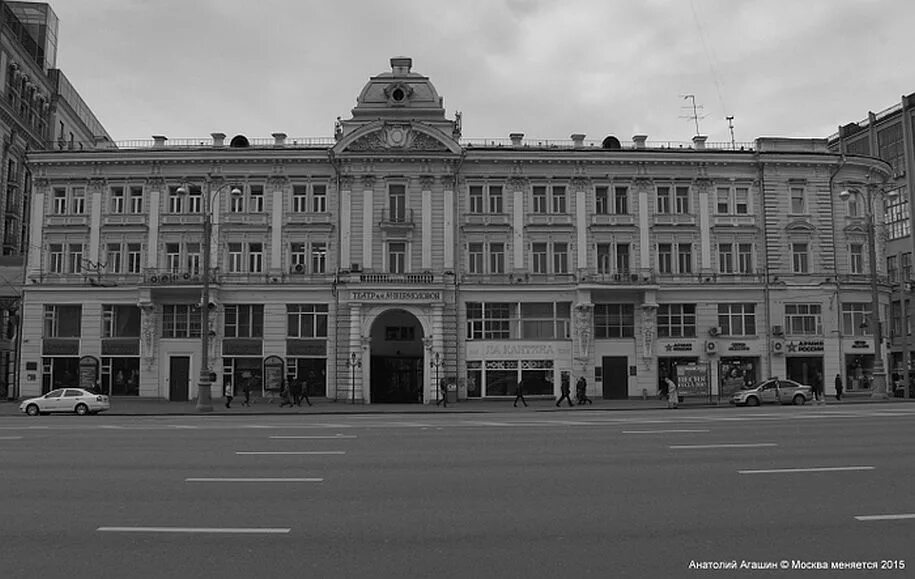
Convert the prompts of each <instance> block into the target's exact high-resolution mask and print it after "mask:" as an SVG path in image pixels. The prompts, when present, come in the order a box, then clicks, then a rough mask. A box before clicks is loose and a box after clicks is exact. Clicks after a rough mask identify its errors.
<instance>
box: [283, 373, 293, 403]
mask: <svg viewBox="0 0 915 579" xmlns="http://www.w3.org/2000/svg"><path fill="white" fill-rule="evenodd" d="M280 398H282V400H283V401H282V402H281V403H280V408H282V407H283V406H288V407H290V408H292V406H293V404H292V393H291V392H290V391H289V383H288V382H287V381H286V380H283V383H282V384H281V385H280Z"/></svg>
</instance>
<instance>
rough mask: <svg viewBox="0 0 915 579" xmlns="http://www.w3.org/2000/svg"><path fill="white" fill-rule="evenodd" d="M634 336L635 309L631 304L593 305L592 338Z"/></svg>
mask: <svg viewBox="0 0 915 579" xmlns="http://www.w3.org/2000/svg"><path fill="white" fill-rule="evenodd" d="M634 336H635V307H634V306H633V305H632V304H594V338H595V339H597V340H604V339H609V338H632V337H634Z"/></svg>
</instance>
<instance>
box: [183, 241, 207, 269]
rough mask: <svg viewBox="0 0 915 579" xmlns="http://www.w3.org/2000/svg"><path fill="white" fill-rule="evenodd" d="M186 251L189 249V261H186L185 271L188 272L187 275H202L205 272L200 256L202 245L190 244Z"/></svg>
mask: <svg viewBox="0 0 915 579" xmlns="http://www.w3.org/2000/svg"><path fill="white" fill-rule="evenodd" d="M186 249H187V256H186V257H187V260H186V263H187V270H185V271H187V273H189V274H191V275H200V273H201V272H202V271H203V270H202V268H201V267H200V264H201V263H202V261H201V257H200V255H201V254H200V244H199V243H188V244H187V245H186Z"/></svg>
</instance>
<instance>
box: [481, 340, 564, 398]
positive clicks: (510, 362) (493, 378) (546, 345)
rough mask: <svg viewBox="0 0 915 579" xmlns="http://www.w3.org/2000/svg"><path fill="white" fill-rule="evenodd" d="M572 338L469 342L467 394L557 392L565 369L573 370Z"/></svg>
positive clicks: (540, 393)
mask: <svg viewBox="0 0 915 579" xmlns="http://www.w3.org/2000/svg"><path fill="white" fill-rule="evenodd" d="M571 355H572V345H571V342H570V341H561V342H560V341H556V342H484V341H479V342H467V396H468V397H482V398H486V397H493V396H514V395H515V388H516V387H517V385H518V382H519V381H521V380H523V381H524V388H525V389H524V394H525V396H538V395H540V396H558V392H559V381H560V379H561V375H562V372H571Z"/></svg>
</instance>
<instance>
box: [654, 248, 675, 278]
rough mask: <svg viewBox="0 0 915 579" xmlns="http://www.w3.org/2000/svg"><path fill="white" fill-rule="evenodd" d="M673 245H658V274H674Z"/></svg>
mask: <svg viewBox="0 0 915 579" xmlns="http://www.w3.org/2000/svg"><path fill="white" fill-rule="evenodd" d="M673 255H674V254H673V245H672V244H670V243H659V244H658V273H673V271H674V266H673V259H674V257H673Z"/></svg>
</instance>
